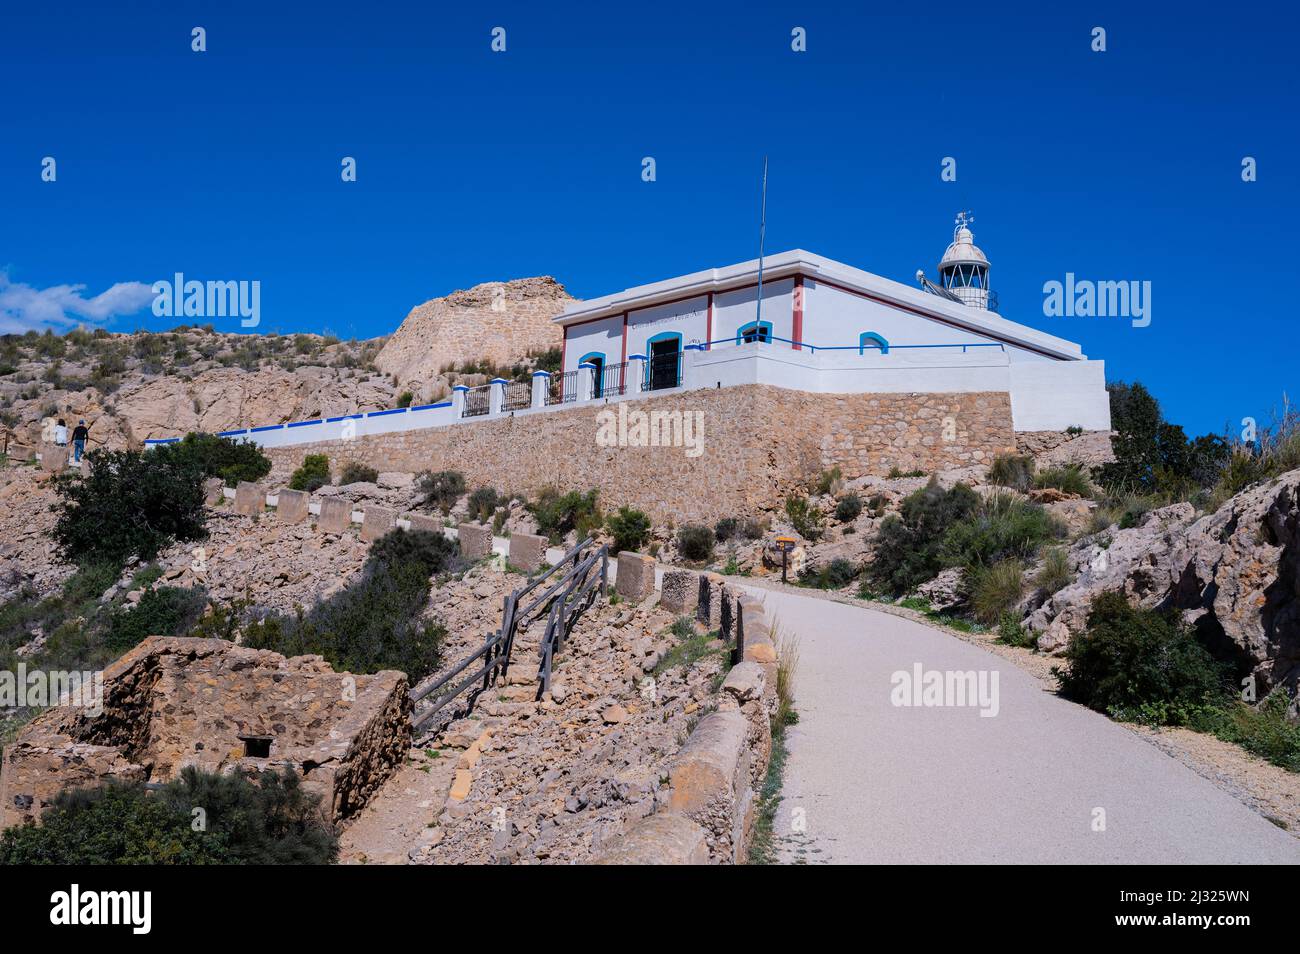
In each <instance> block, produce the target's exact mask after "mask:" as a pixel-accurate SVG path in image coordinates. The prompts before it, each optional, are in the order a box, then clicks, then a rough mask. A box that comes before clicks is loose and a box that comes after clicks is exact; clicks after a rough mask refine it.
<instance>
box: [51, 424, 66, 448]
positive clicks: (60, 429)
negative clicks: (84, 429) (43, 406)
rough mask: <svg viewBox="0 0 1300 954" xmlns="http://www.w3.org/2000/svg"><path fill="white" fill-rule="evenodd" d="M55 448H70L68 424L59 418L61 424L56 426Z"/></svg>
mask: <svg viewBox="0 0 1300 954" xmlns="http://www.w3.org/2000/svg"><path fill="white" fill-rule="evenodd" d="M54 446H55V447H67V446H68V422H67V421H65V420H64V419H63V418H59V423H57V424H55V425H54Z"/></svg>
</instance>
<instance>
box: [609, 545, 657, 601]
mask: <svg viewBox="0 0 1300 954" xmlns="http://www.w3.org/2000/svg"><path fill="white" fill-rule="evenodd" d="M614 588H615V591H616V592H617V593H618V595H619V596H621V597H623V599H625V600H629V601H631V602H633V603H640V602H641V601H642V600H644V599H646V598H647V597H648V596H650V595H651V594H652V593H654V591H655V559H654V557H651V556H646V555H645V554H643V553H628V552H626V551H624V552H623V553H620V554H619V555H618V577H617V579H616V580H615V584H614Z"/></svg>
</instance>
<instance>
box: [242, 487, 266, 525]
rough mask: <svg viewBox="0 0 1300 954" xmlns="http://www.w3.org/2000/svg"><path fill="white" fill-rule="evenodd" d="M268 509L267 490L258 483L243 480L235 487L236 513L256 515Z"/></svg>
mask: <svg viewBox="0 0 1300 954" xmlns="http://www.w3.org/2000/svg"><path fill="white" fill-rule="evenodd" d="M265 509H266V491H265V490H263V489H262V488H261V487H259V486H258V485H257V484H251V483H249V482H248V481H246V480H241V481H240V482H239V486H237V487H236V488H235V513H237V514H240V515H241V516H245V517H255V516H257V515H258V514H260V513H261V512H262V511H264V510H265Z"/></svg>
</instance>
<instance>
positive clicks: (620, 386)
mask: <svg viewBox="0 0 1300 954" xmlns="http://www.w3.org/2000/svg"><path fill="white" fill-rule="evenodd" d="M626 393H627V362H626V361H624V362H623V363H622V364H611V365H607V366H606V367H605V368H603V369H602V370H601V372H600V373H599V374H598V375H596V394H595V396H596V397H617V396H618V395H620V394H626Z"/></svg>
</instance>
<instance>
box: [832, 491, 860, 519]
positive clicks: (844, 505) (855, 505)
mask: <svg viewBox="0 0 1300 954" xmlns="http://www.w3.org/2000/svg"><path fill="white" fill-rule="evenodd" d="M861 514H862V498H861V497H859V496H858V495H857V494H845V495H844V496H843V497H841V498H840V501H839V503H837V504H836V505H835V519H836V520H838V521H839V522H840V523H852V522H853V521H854V520H857V519H858V517H859V516H860V515H861Z"/></svg>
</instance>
